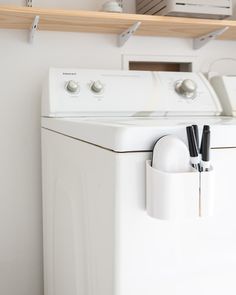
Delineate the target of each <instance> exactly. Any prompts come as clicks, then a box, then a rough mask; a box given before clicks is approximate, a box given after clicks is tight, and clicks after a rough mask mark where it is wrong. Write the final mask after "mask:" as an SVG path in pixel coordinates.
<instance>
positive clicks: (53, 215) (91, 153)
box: [42, 129, 115, 295]
mask: <svg viewBox="0 0 236 295" xmlns="http://www.w3.org/2000/svg"><path fill="white" fill-rule="evenodd" d="M114 159H115V156H114V153H112V152H110V151H107V150H104V149H101V148H98V147H95V146H93V145H90V144H87V143H84V142H80V141H78V140H75V139H72V138H69V137H66V136H63V135H60V134H57V133H54V132H51V131H49V130H46V129H42V160H43V221H44V270H45V295H65V294H69V295H81V294H83V295H111V294H114V293H113V276H114V271H113V270H114V262H113V261H114V196H115V183H114V182H115V173H114V171H115V168H114V166H115V164H114Z"/></svg>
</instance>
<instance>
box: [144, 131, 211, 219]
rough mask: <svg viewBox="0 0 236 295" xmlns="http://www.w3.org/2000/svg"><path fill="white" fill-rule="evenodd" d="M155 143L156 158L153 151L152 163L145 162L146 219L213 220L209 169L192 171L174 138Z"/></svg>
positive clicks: (166, 137)
mask: <svg viewBox="0 0 236 295" xmlns="http://www.w3.org/2000/svg"><path fill="white" fill-rule="evenodd" d="M159 141H160V144H159V146H158V147H157V150H159V151H158V152H157V153H156V156H154V151H153V159H152V161H151V160H148V161H146V209H147V213H148V215H150V216H151V217H154V218H157V219H163V220H176V219H196V218H200V217H210V216H213V214H214V201H215V200H214V197H215V194H214V186H215V183H214V180H215V177H214V170H213V167H212V165H210V166H209V169H207V171H201V170H198V169H196V168H193V167H192V166H191V164H190V162H189V153H188V149H187V146H186V145H185V144H184V143H183V142H182V141H181V140H179V139H178V138H176V137H175V136H171V135H170V136H165V137H162V138H161V139H160V140H159ZM157 144H158V142H157ZM155 146H156V145H155ZM168 146H169V148H168ZM176 155H178V157H176ZM175 159H176V160H175ZM155 161H156V163H157V164H158V165H155Z"/></svg>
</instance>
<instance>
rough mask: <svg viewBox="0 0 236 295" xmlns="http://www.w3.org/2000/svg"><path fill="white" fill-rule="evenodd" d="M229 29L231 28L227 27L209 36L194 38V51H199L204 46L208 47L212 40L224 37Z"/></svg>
mask: <svg viewBox="0 0 236 295" xmlns="http://www.w3.org/2000/svg"><path fill="white" fill-rule="evenodd" d="M228 28H229V27H225V28H223V29H220V30H216V31H214V32H211V33H209V34H206V35H203V36H200V37H197V38H194V39H193V49H199V48H201V47H203V46H204V45H206V44H207V43H208V42H210V41H211V40H214V39H215V38H217V37H218V36H220V35H222V34H223V33H224V32H225V31H227V30H228Z"/></svg>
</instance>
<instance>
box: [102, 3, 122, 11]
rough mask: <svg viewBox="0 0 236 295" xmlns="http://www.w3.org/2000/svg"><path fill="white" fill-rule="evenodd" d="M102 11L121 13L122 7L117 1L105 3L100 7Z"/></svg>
mask: <svg viewBox="0 0 236 295" xmlns="http://www.w3.org/2000/svg"><path fill="white" fill-rule="evenodd" d="M102 11H105V12H119V13H120V12H122V7H121V5H120V4H119V3H118V2H117V1H113V0H111V1H107V2H105V3H104V4H103V5H102Z"/></svg>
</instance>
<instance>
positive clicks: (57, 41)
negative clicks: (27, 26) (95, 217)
mask: <svg viewBox="0 0 236 295" xmlns="http://www.w3.org/2000/svg"><path fill="white" fill-rule="evenodd" d="M36 1H37V5H38V6H40V5H45V6H56V4H58V5H57V6H61V7H68V8H72V7H73V8H83V9H86V8H87V9H92V8H94V9H98V7H99V6H100V4H101V3H102V2H103V0H97V1H96V0H89V1H88V0H86V1H83V0H70V1H67V0H60V1H56V0H50V1H49V0H47V1H46V0H35V3H36ZM1 2H2V1H1ZM5 2H6V1H5ZM10 2H11V3H17V1H9V3H10ZM19 2H20V1H18V3H19ZM49 4H50V5H49ZM59 4H60V5H59ZM126 4H128V5H126V10H127V11H132V9H133V7H134V1H129V0H127V1H126ZM191 48H192V40H187V39H186V40H180V39H167V38H156V37H153V38H152V37H134V38H132V40H130V41H129V42H128V43H127V44H126V45H125V46H124V47H123V48H117V47H116V36H114V35H96V34H83V33H60V32H39V33H38V34H37V36H36V38H35V42H34V44H33V45H30V44H28V43H27V32H25V31H17V30H0V87H1V92H0V99H1V107H0V126H1V132H0V138H1V142H0V294H2V295H42V294H43V281H42V220H41V189H40V187H41V183H40V95H41V87H42V81H43V79H44V77H46V75H47V70H48V68H49V67H50V66H54V67H82V68H106V69H120V68H121V64H122V54H128V55H131V54H134V55H190V56H196V57H197V62H198V68H199V69H200V70H203V71H206V70H207V67H208V65H209V63H210V62H211V61H212V60H214V59H216V58H220V57H234V58H236V42H230V41H228V42H220V41H214V42H212V43H211V44H209V45H207V46H206V47H205V48H203V49H201V50H199V51H193V50H192V49H191ZM218 68H219V67H218ZM220 68H222V65H221V66H220ZM235 69H236V63H235V64H234V63H232V62H227V63H224V70H226V71H227V72H230V73H234V74H235V73H236V70H235Z"/></svg>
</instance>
